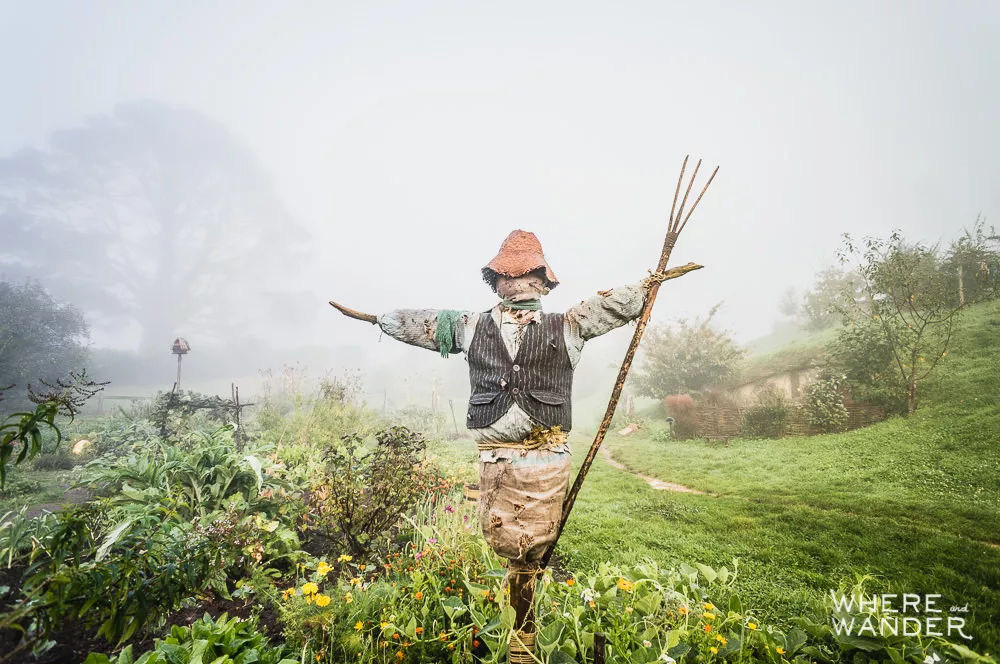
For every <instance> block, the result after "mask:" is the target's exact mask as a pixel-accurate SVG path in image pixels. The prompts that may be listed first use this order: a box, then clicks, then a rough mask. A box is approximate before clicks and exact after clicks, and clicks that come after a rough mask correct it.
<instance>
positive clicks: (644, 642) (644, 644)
mask: <svg viewBox="0 0 1000 664" xmlns="http://www.w3.org/2000/svg"><path fill="white" fill-rule="evenodd" d="M652 645H653V644H652V643H650V642H649V641H646V640H643V642H642V647H643V648H649V647H651V646H652Z"/></svg>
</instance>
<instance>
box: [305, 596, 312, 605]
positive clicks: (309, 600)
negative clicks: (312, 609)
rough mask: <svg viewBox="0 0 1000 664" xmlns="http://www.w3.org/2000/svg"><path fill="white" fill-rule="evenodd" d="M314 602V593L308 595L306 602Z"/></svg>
mask: <svg viewBox="0 0 1000 664" xmlns="http://www.w3.org/2000/svg"><path fill="white" fill-rule="evenodd" d="M312 603H313V598H312V595H306V604H312Z"/></svg>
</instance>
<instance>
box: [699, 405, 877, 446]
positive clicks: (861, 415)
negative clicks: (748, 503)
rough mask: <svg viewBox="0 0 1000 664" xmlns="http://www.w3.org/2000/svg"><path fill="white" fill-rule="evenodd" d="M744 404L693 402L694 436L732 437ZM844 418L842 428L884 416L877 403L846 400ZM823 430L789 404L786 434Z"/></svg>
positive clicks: (739, 425)
mask: <svg viewBox="0 0 1000 664" xmlns="http://www.w3.org/2000/svg"><path fill="white" fill-rule="evenodd" d="M744 412H746V409H745V408H739V407H736V406H719V405H710V406H702V405H698V406H697V419H698V436H699V437H709V438H735V437H737V436H739V435H740V431H741V429H742V426H743V413H744ZM847 413H848V419H847V424H846V425H845V426H844V428H843V431H850V430H852V429H860V428H861V427H866V426H869V425H871V424H874V423H876V422H881V421H882V420H884V419H885V413H884V412H883V410H882V409H881V408H879V407H877V406H870V405H867V404H856V403H855V404H848V405H847ZM820 433H823V431H822V430H821V429H819V428H817V427H814V426H812V425H811V424H809V416H808V415H807V414H806V411H805V410H804V409H802V408H799V407H796V406H790V407H789V412H788V419H787V420H786V423H785V429H784V435H786V436H814V435H816V434H820Z"/></svg>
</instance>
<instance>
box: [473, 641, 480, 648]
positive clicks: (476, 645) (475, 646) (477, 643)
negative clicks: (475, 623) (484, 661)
mask: <svg viewBox="0 0 1000 664" xmlns="http://www.w3.org/2000/svg"><path fill="white" fill-rule="evenodd" d="M472 647H473V648H478V647H479V639H473V640H472Z"/></svg>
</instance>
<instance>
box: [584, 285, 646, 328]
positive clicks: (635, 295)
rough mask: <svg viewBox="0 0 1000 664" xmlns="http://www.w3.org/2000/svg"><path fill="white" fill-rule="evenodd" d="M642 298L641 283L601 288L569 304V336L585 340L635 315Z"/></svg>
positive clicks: (643, 295) (631, 319)
mask: <svg viewBox="0 0 1000 664" xmlns="http://www.w3.org/2000/svg"><path fill="white" fill-rule="evenodd" d="M645 299H646V287H645V285H644V284H643V283H642V282H639V283H636V284H630V285H628V286H622V287H620V288H614V289H612V290H610V291H604V292H603V293H602V294H598V295H596V296H594V297H592V298H590V299H587V300H584V301H582V302H580V303H579V304H577V305H574V306H572V307H570V308H569V309H568V310H567V311H566V323H567V326H568V327H569V329H570V331H571V333H572V336H575V337H579V339H580V340H581V341H587V340H589V339H593V338H594V337H599V336H601V335H602V334H607V333H608V332H610V331H611V330H614V329H615V328H619V327H621V326H622V325H624V324H625V323H628V322H630V321H633V320H635V319H636V318H638V317H639V314H640V313H642V305H643V303H644V302H645Z"/></svg>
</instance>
